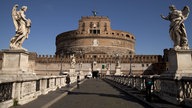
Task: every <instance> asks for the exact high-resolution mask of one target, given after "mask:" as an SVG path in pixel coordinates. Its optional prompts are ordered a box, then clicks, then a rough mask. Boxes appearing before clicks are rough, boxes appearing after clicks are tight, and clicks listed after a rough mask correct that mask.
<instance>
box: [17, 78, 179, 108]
mask: <svg viewBox="0 0 192 108" xmlns="http://www.w3.org/2000/svg"><path fill="white" fill-rule="evenodd" d="M110 83H111V82H110ZM75 85H76V84H72V85H71V87H70V88H67V87H63V88H61V89H58V90H56V91H53V92H50V93H48V94H47V95H42V96H39V97H38V98H37V99H36V100H34V101H32V102H30V103H28V104H25V105H22V106H15V107H13V108H150V107H152V106H153V105H152V104H151V103H150V102H146V101H141V99H139V98H138V97H142V96H143V95H131V94H134V93H135V94H137V93H136V91H135V90H134V89H127V90H126V92H127V93H125V92H122V91H120V90H119V89H117V88H116V87H114V86H111V85H110V84H109V82H108V83H107V82H106V81H103V80H101V79H87V80H84V81H82V84H81V85H80V88H79V89H78V88H76V86H75ZM120 88H123V87H121V86H120ZM133 91H134V92H133ZM128 94H129V95H128ZM158 102H159V101H158ZM155 107H157V106H156V105H155ZM158 107H163V108H179V107H178V106H174V105H170V104H165V103H161V102H160V103H159V104H158Z"/></svg>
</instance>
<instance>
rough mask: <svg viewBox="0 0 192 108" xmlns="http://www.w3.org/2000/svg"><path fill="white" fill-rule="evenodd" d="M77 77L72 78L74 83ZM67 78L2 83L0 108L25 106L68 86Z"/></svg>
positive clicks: (38, 78)
mask: <svg viewBox="0 0 192 108" xmlns="http://www.w3.org/2000/svg"><path fill="white" fill-rule="evenodd" d="M75 79H76V77H71V83H74V82H75V81H76V80H75ZM65 82H66V76H43V77H37V78H34V79H28V80H15V81H2V82H0V108H8V107H10V106H14V105H18V104H20V105H23V104H25V103H28V102H30V101H32V100H34V99H36V98H37V97H38V96H39V95H44V94H47V93H48V92H50V91H54V90H56V89H57V88H61V87H63V86H65V85H66V83H65Z"/></svg>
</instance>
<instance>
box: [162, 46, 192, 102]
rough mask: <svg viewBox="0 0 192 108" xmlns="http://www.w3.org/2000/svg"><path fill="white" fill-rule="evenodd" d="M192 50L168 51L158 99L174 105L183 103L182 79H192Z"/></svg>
mask: <svg viewBox="0 0 192 108" xmlns="http://www.w3.org/2000/svg"><path fill="white" fill-rule="evenodd" d="M191 54H192V50H174V49H170V50H168V53H167V56H168V63H167V70H166V71H165V72H164V73H163V74H161V91H160V96H159V97H160V98H162V99H163V100H166V101H168V102H171V103H174V104H180V103H181V102H182V101H183V98H182V97H183V91H182V86H183V85H182V82H181V81H179V80H180V79H181V78H182V77H192V58H191Z"/></svg>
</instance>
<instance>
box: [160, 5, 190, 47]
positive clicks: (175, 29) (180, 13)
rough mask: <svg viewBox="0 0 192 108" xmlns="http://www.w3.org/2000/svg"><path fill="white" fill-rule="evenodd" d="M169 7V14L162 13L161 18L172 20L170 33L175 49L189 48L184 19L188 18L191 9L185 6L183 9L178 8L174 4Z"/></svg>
mask: <svg viewBox="0 0 192 108" xmlns="http://www.w3.org/2000/svg"><path fill="white" fill-rule="evenodd" d="M169 9H170V12H169V15H168V16H166V17H165V16H163V15H161V18H163V19H165V20H169V21H170V22H171V23H170V29H169V34H170V37H171V39H172V40H173V42H174V49H189V45H188V40H187V33H186V29H185V25H184V21H185V20H186V19H187V17H188V15H189V12H190V9H189V7H188V6H185V7H184V8H183V10H177V9H176V7H175V6H174V5H171V6H169Z"/></svg>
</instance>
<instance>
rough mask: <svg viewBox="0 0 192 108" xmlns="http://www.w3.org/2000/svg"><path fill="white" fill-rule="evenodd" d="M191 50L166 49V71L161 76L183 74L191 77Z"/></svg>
mask: <svg viewBox="0 0 192 108" xmlns="http://www.w3.org/2000/svg"><path fill="white" fill-rule="evenodd" d="M191 54H192V50H174V49H170V50H169V51H168V63H167V65H168V66H167V71H165V72H164V73H163V74H162V75H161V76H164V77H174V78H181V77H183V76H187V77H192V57H191Z"/></svg>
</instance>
